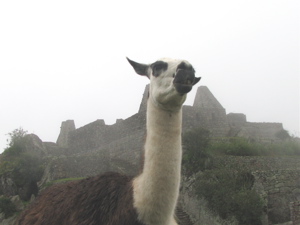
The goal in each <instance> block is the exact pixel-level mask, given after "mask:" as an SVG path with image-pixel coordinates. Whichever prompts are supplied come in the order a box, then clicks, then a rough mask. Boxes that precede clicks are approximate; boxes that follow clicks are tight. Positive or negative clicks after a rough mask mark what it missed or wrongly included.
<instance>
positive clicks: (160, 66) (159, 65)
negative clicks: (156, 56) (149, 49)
mask: <svg viewBox="0 0 300 225" xmlns="http://www.w3.org/2000/svg"><path fill="white" fill-rule="evenodd" d="M150 67H151V69H152V74H153V76H155V77H158V76H159V75H160V74H161V73H162V72H164V71H166V70H167V69H168V63H166V62H164V61H156V62H155V63H152V64H151V65H150Z"/></svg>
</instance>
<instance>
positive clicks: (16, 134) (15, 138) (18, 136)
mask: <svg viewBox="0 0 300 225" xmlns="http://www.w3.org/2000/svg"><path fill="white" fill-rule="evenodd" d="M27 133H28V131H27V130H24V129H23V128H22V127H20V128H18V129H14V130H13V131H12V132H10V133H8V134H6V135H7V136H9V139H7V140H6V141H7V142H8V144H7V145H8V147H12V146H13V145H15V144H20V142H21V141H22V139H23V137H24V136H25V135H26V134H27Z"/></svg>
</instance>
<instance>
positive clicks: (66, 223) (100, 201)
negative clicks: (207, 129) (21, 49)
mask: <svg viewBox="0 0 300 225" xmlns="http://www.w3.org/2000/svg"><path fill="white" fill-rule="evenodd" d="M127 60H128V62H129V63H130V64H131V66H132V67H133V68H134V70H135V72H136V73H137V74H139V75H143V76H146V77H148V78H149V79H150V88H149V96H148V101H147V122H146V128H147V135H146V141H145V145H144V151H145V156H144V165H143V169H142V172H141V173H140V174H139V175H137V176H136V177H129V176H125V175H121V174H118V173H114V172H108V173H105V174H102V175H99V176H96V177H90V178H86V179H83V180H80V181H74V182H70V183H66V184H60V185H54V186H52V187H50V188H48V189H46V190H44V191H43V192H42V193H41V195H40V196H38V198H37V199H36V200H35V202H34V203H33V204H32V205H31V206H30V207H29V208H28V209H27V210H25V211H24V212H23V213H22V215H21V216H20V217H19V219H18V221H17V224H19V225H53V224H58V225H177V222H176V220H175V217H174V211H175V208H176V203H177V198H178V195H179V185H180V174H181V172H180V171H181V155H182V152H181V151H182V150H181V120H182V105H183V103H184V101H185V99H186V95H187V93H188V92H189V91H190V90H191V89H192V87H193V85H195V84H196V83H197V82H198V81H199V80H200V78H197V77H195V71H194V69H193V67H192V65H191V64H190V63H189V62H187V61H184V60H174V59H161V60H158V61H156V62H154V63H152V64H140V63H137V62H134V61H132V60H130V59H128V58H127Z"/></svg>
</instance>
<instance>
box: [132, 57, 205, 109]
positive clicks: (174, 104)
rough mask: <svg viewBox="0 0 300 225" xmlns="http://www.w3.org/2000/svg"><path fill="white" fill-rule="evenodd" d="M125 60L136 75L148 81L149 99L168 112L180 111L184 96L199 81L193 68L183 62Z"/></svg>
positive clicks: (170, 60)
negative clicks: (145, 62)
mask: <svg viewBox="0 0 300 225" xmlns="http://www.w3.org/2000/svg"><path fill="white" fill-rule="evenodd" d="M127 60H128V62H129V63H130V64H131V65H132V67H133V68H134V70H135V72H136V73H137V74H139V75H143V76H146V77H148V78H149V79H150V93H149V94H150V95H149V97H150V99H152V100H153V102H154V103H155V104H156V105H158V106H159V107H161V108H163V109H166V110H169V111H174V110H178V109H180V108H181V106H182V104H183V103H184V101H185V99H186V94H187V93H188V92H190V91H191V90H192V87H193V86H194V85H195V84H196V83H198V81H199V80H200V79H201V78H200V77H195V70H194V68H193V66H192V65H191V64H190V63H189V62H188V61H185V60H178V59H168V58H163V59H160V60H158V61H156V62H154V63H152V64H142V63H137V62H134V61H132V60H130V59H128V58H127Z"/></svg>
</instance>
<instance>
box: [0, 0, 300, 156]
mask: <svg viewBox="0 0 300 225" xmlns="http://www.w3.org/2000/svg"><path fill="white" fill-rule="evenodd" d="M299 3H300V1H298V0H252V1H244V0H226V1H223V0H220V1H214V0H212V1H209V0H205V1H203V0H202V1H201V0H195V1H189V0H184V1H176V0H172V1H163V0H151V1H143V0H137V1H132V0H127V1H123V0H120V1H76V0H72V1H71V0H70V1H66V0H59V1H56V0H51V1H40V0H37V1H32V0H27V1H15V0H10V1H8V0H7V1H0V76H1V82H0V106H1V108H0V152H1V151H2V150H3V149H4V148H5V147H6V139H7V136H6V135H5V134H7V133H9V132H11V131H12V130H14V129H16V128H19V127H22V128H23V129H25V130H28V132H29V133H34V134H36V135H38V136H39V137H40V138H41V139H42V140H43V141H52V142H56V139H57V137H58V134H59V131H60V125H61V122H62V121H64V120H68V119H73V120H75V125H76V127H77V128H79V127H81V126H84V125H86V124H88V123H90V122H93V121H95V120H96V119H104V120H105V122H106V124H113V123H114V122H115V120H116V119H118V118H123V119H125V118H127V117H129V116H131V115H133V114H135V113H136V112H137V111H138V108H139V104H140V101H141V98H142V94H143V91H144V88H145V85H146V84H147V83H148V80H147V79H146V78H144V77H141V76H138V75H135V73H134V71H133V69H132V68H131V66H130V65H129V64H128V62H127V61H126V59H125V57H126V56H128V57H130V58H131V59H133V60H135V61H138V62H142V63H152V62H154V61H155V60H157V59H158V58H161V57H171V58H182V59H186V60H188V61H190V62H191V63H192V64H193V66H194V67H195V69H196V72H197V76H201V77H202V79H201V81H200V83H199V84H198V86H199V85H205V86H207V87H208V88H209V89H210V90H211V92H212V93H213V94H214V96H215V97H216V98H217V99H218V100H219V102H220V103H221V104H222V106H223V107H224V108H225V109H226V112H227V113H230V112H235V113H244V114H246V116H247V120H248V121H250V122H280V123H283V127H284V128H285V129H287V130H288V131H289V133H290V134H292V135H295V136H299V114H300V113H299V102H300V99H299V95H300V93H299V91H300V83H299V82H300V81H299V76H300V69H299V64H300V43H299V40H300V31H299V30H300V17H299V12H300V4H299ZM195 91H196V89H194V90H193V92H191V93H190V94H189V97H188V100H187V102H186V104H189V105H191V104H192V103H193V100H194V97H195Z"/></svg>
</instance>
